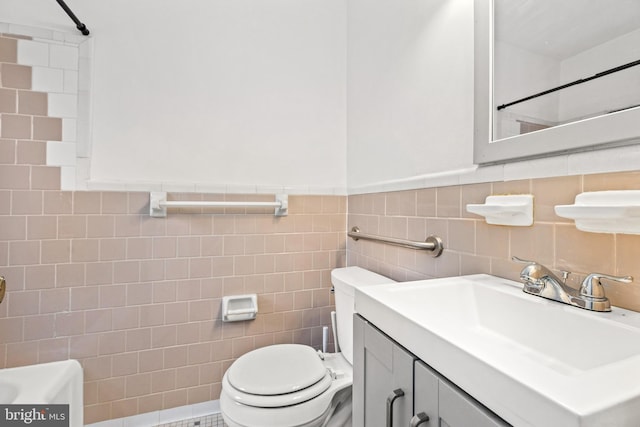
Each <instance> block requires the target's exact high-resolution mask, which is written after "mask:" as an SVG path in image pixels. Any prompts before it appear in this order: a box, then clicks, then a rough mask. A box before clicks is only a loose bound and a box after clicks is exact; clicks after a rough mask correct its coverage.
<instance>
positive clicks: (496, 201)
mask: <svg viewBox="0 0 640 427" xmlns="http://www.w3.org/2000/svg"><path fill="white" fill-rule="evenodd" d="M467 212H471V213H473V214H476V215H480V216H483V217H485V220H486V221H487V224H493V225H513V226H518V227H527V226H530V225H532V224H533V195H532V194H517V195H506V196H488V197H487V199H486V200H485V203H484V204H468V205H467Z"/></svg>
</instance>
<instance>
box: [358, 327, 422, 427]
mask: <svg viewBox="0 0 640 427" xmlns="http://www.w3.org/2000/svg"><path fill="white" fill-rule="evenodd" d="M414 360H415V359H414V357H413V356H412V355H411V354H410V353H409V352H407V351H406V350H404V349H403V348H402V347H400V346H399V345H398V344H396V343H395V342H393V341H392V340H391V339H389V338H388V337H387V336H386V335H384V334H383V333H382V332H380V331H379V330H378V329H376V328H375V327H373V326H372V325H370V324H369V323H368V322H366V321H364V320H363V319H361V318H359V317H357V318H356V319H354V360H353V368H354V379H353V380H354V388H353V395H354V408H353V411H354V413H353V425H354V426H355V427H357V426H360V427H365V426H366V427H378V426H380V427H389V426H392V427H400V426H402V427H405V426H408V425H409V421H410V419H411V415H412V413H413V362H414ZM389 414H391V415H392V419H391V420H387V417H388V416H389ZM389 421H390V422H389Z"/></svg>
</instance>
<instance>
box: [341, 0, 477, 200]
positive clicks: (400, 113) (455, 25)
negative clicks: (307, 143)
mask: <svg viewBox="0 0 640 427" xmlns="http://www.w3.org/2000/svg"><path fill="white" fill-rule="evenodd" d="M347 20H348V23H349V24H348V35H347V46H348V49H347V52H348V53H347V58H348V67H347V69H348V73H347V88H348V97H347V99H348V108H347V111H348V112H347V117H348V126H347V128H348V133H347V135H348V136H347V140H348V141H349V142H348V145H347V151H348V156H347V158H348V168H347V170H348V186H349V188H350V189H351V190H352V191H358V189H361V188H363V187H365V186H368V185H371V184H373V183H384V182H388V181H394V180H403V179H407V178H411V177H416V176H421V175H424V174H432V173H437V172H443V171H452V170H457V169H459V168H466V167H470V166H471V165H472V164H473V159H472V153H473V146H472V144H473V143H472V141H473V105H472V104H473V1H472V0H446V1H432V0H428V1H424V0H349V1H348V18H347Z"/></svg>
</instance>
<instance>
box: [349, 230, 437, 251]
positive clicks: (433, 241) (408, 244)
mask: <svg viewBox="0 0 640 427" xmlns="http://www.w3.org/2000/svg"><path fill="white" fill-rule="evenodd" d="M347 235H348V236H349V237H351V238H352V239H353V240H355V241H358V240H360V239H362V240H372V241H375V242H383V243H389V244H390V245H395V246H402V247H404V248H411V249H419V250H424V251H430V252H431V256H433V257H434V258H435V257H439V256H440V255H442V251H443V250H444V244H443V243H442V239H440V238H439V237H437V236H429V237H427V240H425V241H424V242H416V241H415V240H406V239H397V238H395V237H383V236H376V235H374V234H366V233H362V232H361V231H360V229H359V228H358V227H353V228H352V229H351V231H349V232H348V233H347Z"/></svg>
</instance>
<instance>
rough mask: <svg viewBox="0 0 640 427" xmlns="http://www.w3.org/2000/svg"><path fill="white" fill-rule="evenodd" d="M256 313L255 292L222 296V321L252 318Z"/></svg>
mask: <svg viewBox="0 0 640 427" xmlns="http://www.w3.org/2000/svg"><path fill="white" fill-rule="evenodd" d="M257 314H258V297H257V295H256V294H249V295H233V296H228V297H222V321H223V322H239V321H242V320H253V319H255V318H256V315H257Z"/></svg>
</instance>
